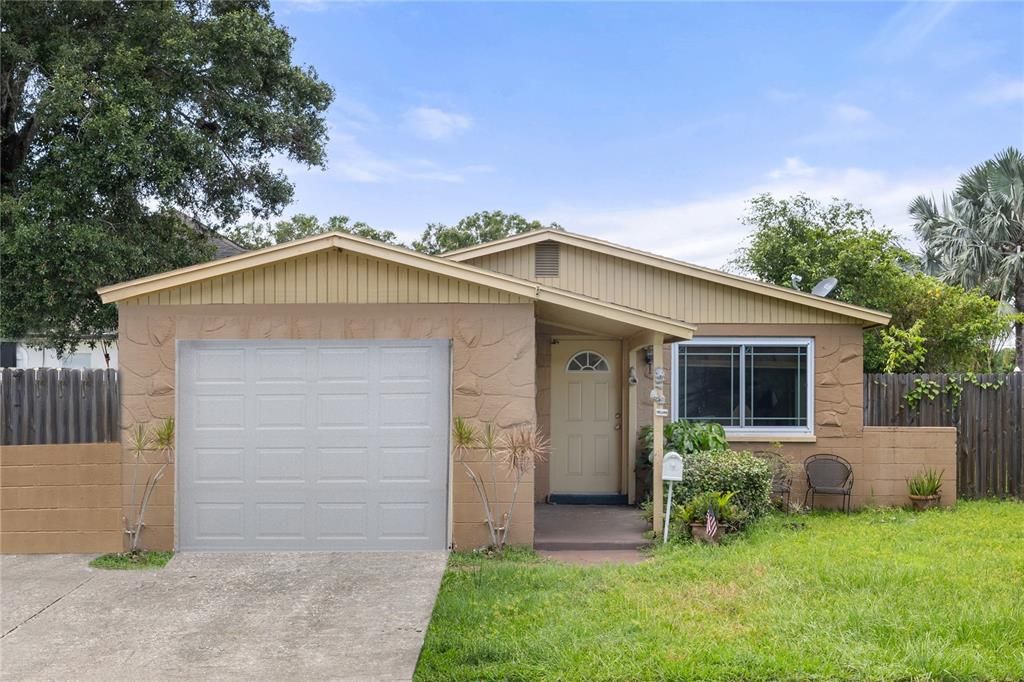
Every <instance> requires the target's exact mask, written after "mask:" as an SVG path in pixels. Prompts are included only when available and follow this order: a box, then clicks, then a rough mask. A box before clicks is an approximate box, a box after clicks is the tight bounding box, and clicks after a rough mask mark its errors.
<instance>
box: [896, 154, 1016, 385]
mask: <svg viewBox="0 0 1024 682" xmlns="http://www.w3.org/2000/svg"><path fill="white" fill-rule="evenodd" d="M910 215H911V216H912V217H913V218H914V221H915V225H914V231H915V232H917V235H918V237H920V238H921V241H922V242H924V248H925V268H926V269H928V270H929V271H930V272H931V273H932V274H934V275H937V276H938V277H940V278H941V279H943V280H944V281H946V282H949V283H951V284H960V285H962V286H964V287H966V288H973V287H980V288H981V289H982V290H983V291H985V293H987V294H988V295H990V296H992V297H993V298H997V299H999V300H1001V301H1005V302H1007V303H1010V302H1011V300H1012V301H1013V306H1014V308H1015V309H1016V311H1017V313H1018V315H1024V155H1022V154H1021V152H1020V150H1018V149H1015V148H1013V147H1008V148H1007V149H1006V150H1005V151H1003V152H1001V153H999V154H997V155H996V156H995V158H993V159H991V160H989V161H986V162H985V163H983V164H981V165H980V166H976V167H975V168H972V169H971V170H970V172H968V173H966V174H965V175H961V176H960V183H959V186H958V187H957V189H956V191H955V192H954V193H953V194H952V195H951V196H948V197H946V196H943V197H942V207H941V209H940V208H939V207H938V206H936V204H935V200H934V199H931V198H929V197H925V196H919V197H917V198H916V199H914V201H913V202H912V203H911V204H910ZM1014 331H1015V335H1016V351H1017V352H1016V361H1017V367H1020V368H1024V318H1019V319H1018V321H1017V322H1015V324H1014Z"/></svg>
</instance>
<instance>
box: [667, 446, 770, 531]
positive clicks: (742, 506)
mask: <svg viewBox="0 0 1024 682" xmlns="http://www.w3.org/2000/svg"><path fill="white" fill-rule="evenodd" d="M680 454H682V453H680ZM720 492H730V493H733V496H732V498H731V502H732V504H734V505H735V506H736V507H737V508H738V510H739V511H740V512H742V513H743V517H744V519H750V520H754V519H757V518H759V517H761V516H764V515H765V514H767V513H768V512H769V511H770V510H771V507H772V469H771V466H769V464H768V463H767V462H765V461H763V460H761V459H758V458H757V457H755V456H754V455H753V454H751V453H750V452H744V451H736V450H720V451H713V452H699V453H688V454H684V455H683V480H682V481H677V482H676V484H675V486H674V494H673V497H674V504H677V505H679V506H681V507H682V506H684V505H687V504H689V503H690V502H691V501H692V500H693V499H694V498H696V497H697V496H699V495H703V494H706V493H720ZM705 511H706V510H705Z"/></svg>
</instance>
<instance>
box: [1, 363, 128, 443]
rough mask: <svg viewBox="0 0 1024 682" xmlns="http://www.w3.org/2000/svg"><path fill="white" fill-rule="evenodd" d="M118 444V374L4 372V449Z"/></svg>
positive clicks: (97, 371) (107, 371)
mask: <svg viewBox="0 0 1024 682" xmlns="http://www.w3.org/2000/svg"><path fill="white" fill-rule="evenodd" d="M120 439H121V401H120V397H119V390H118V382H117V370H116V369H11V368H4V369H3V370H0V445H47V444H51V443H100V442H104V441H117V440H120Z"/></svg>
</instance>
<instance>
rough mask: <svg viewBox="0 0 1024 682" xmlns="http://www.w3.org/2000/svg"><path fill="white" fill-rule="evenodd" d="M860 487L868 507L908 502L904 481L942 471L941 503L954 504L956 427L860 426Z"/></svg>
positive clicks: (898, 504)
mask: <svg viewBox="0 0 1024 682" xmlns="http://www.w3.org/2000/svg"><path fill="white" fill-rule="evenodd" d="M864 469H865V473H866V474H867V478H866V480H865V481H864V482H863V486H864V487H865V488H866V489H867V490H866V494H867V496H868V501H869V502H870V503H871V504H875V505H879V506H901V505H905V504H908V503H909V502H910V497H909V492H908V491H907V480H908V479H910V477H911V476H914V475H916V474H919V473H921V472H923V471H924V470H925V469H935V470H937V471H941V472H942V504H944V505H948V504H953V502H955V501H956V427H952V426H866V427H864Z"/></svg>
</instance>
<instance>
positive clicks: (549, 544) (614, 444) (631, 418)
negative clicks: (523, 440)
mask: <svg viewBox="0 0 1024 682" xmlns="http://www.w3.org/2000/svg"><path fill="white" fill-rule="evenodd" d="M538 313H539V314H538V319H537V326H536V329H537V336H536V358H537V374H536V386H537V421H538V425H539V427H540V428H541V430H543V431H544V432H545V433H546V434H547V435H548V437H549V438H550V440H551V454H550V457H549V458H548V461H546V462H543V463H541V464H539V465H538V467H537V470H536V475H535V481H534V491H535V496H534V499H535V501H536V502H537V503H538V506H537V508H536V518H535V547H537V548H538V549H545V548H551V549H552V550H559V549H566V548H568V547H570V546H571V547H573V548H576V549H581V550H582V549H583V548H585V547H588V546H590V547H592V548H593V549H599V548H604V547H607V548H608V549H609V550H620V549H623V550H628V551H633V552H635V551H636V548H637V546H639V545H640V544H643V543H642V542H640V541H639V540H640V539H642V538H640V535H641V533H642V531H643V530H649V529H650V528H649V526H648V525H647V524H646V523H644V522H643V521H642V519H641V517H640V516H639V514H638V513H637V512H636V511H635V509H634V508H632V507H623V506H613V505H610V506H602V505H605V504H608V503H610V502H614V503H617V504H619V505H621V504H622V503H627V504H629V505H635V504H636V503H638V502H640V501H642V500H641V499H639V497H638V491H637V485H636V475H635V472H634V466H635V462H636V459H637V449H638V445H639V443H638V437H639V432H640V428H641V427H642V426H643V425H647V424H652V425H654V430H653V433H654V462H653V465H654V477H655V480H660V476H661V463H662V454H663V443H662V431H663V430H662V425H663V422H664V419H666V418H667V417H668V414H669V409H668V407H669V405H668V399H667V397H666V395H665V393H664V391H663V390H662V388H663V386H662V384H663V383H664V373H665V369H664V367H663V363H664V357H665V353H664V349H665V345H666V344H668V343H672V342H675V341H677V340H685V339H688V338H691V337H692V333H693V328H692V327H689V328H688V329H686V330H685V332H686V333H685V334H684V333H681V331H680V330H678V329H677V330H676V331H675V333H667V332H665V331H661V330H657V329H653V330H652V329H642V328H638V327H637V326H635V324H632V325H627V324H623V323H622V322H619V321H615V320H610V319H607V318H602V319H600V320H597V319H594V318H591V319H589V320H582V319H573V320H567V319H566V318H565V316H564V315H563V316H560V317H559V318H550V317H545V316H544V315H543V311H542V310H538ZM655 326H656V325H655ZM652 386H653V390H652ZM641 392H642V393H643V395H641ZM655 497H656V499H654V500H653V504H654V510H653V511H654V520H653V523H654V526H655V527H658V526H660V523H661V515H662V509H661V507H662V500H661V499H658V498H659V496H655ZM551 502H555V503H558V504H553V505H552V504H547V503H551ZM595 503H597V504H595ZM637 524H639V525H640V526H642V529H640V531H639V532H638V530H637Z"/></svg>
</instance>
